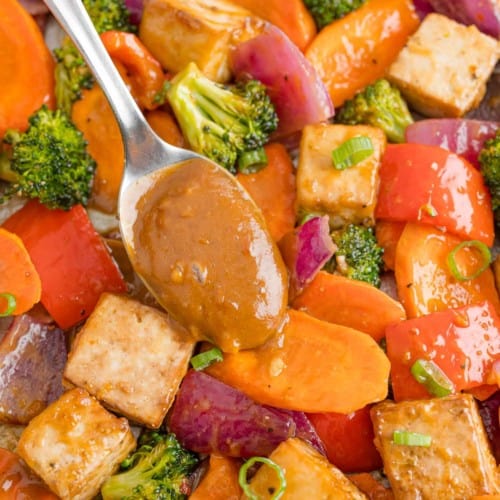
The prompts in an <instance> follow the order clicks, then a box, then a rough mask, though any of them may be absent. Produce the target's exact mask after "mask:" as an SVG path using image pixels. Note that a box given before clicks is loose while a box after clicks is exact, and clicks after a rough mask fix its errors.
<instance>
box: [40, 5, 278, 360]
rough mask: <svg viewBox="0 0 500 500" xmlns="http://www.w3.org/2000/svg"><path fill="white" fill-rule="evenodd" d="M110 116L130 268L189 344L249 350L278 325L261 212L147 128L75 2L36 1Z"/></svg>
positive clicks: (270, 251)
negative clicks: (118, 145)
mask: <svg viewBox="0 0 500 500" xmlns="http://www.w3.org/2000/svg"><path fill="white" fill-rule="evenodd" d="M44 1H45V4H46V5H47V7H48V8H49V9H50V11H51V12H52V14H53V15H54V17H55V18H56V20H57V21H58V22H59V23H60V25H61V26H62V28H63V29H64V30H65V31H66V33H67V34H68V35H69V37H70V38H71V39H72V40H73V42H74V43H75V45H76V46H77V47H78V49H79V50H80V52H81V54H82V55H83V57H84V58H85V60H86V62H87V64H88V65H89V67H90V68H91V70H92V71H93V73H94V75H95V77H96V80H97V82H98V83H99V85H100V86H101V88H102V90H103V91H104V93H105V94H106V97H107V99H108V101H109V103H110V105H111V107H112V109H113V111H114V113H115V116H116V118H117V121H118V124H119V126H120V130H121V133H122V137H123V142H124V146H125V158H126V161H125V169H124V176H123V181H122V186H121V190H120V199H119V203H118V214H119V219H120V229H121V233H122V238H123V241H124V244H125V247H126V248H127V252H128V254H129V257H130V259H131V262H132V265H133V266H134V269H135V270H136V271H137V273H138V274H139V276H141V278H142V279H143V281H144V282H145V283H146V285H147V286H148V288H149V289H150V290H151V291H152V293H153V294H154V295H155V297H156V298H157V299H158V301H159V303H160V304H161V305H162V306H163V307H164V308H165V309H166V310H167V311H168V312H170V313H171V314H172V315H173V316H174V317H175V318H176V319H177V320H178V321H179V322H180V323H181V324H183V325H184V326H186V327H187V328H188V329H189V331H190V332H191V333H192V334H193V336H194V337H195V338H196V339H207V340H210V341H212V342H214V343H215V344H217V345H219V346H220V347H221V348H222V349H223V350H228V351H234V350H239V349H244V348H251V347H255V346H257V345H260V344H262V343H263V342H265V341H266V340H267V339H268V338H269V337H270V336H272V335H273V334H274V333H276V331H278V330H279V329H280V328H281V325H282V324H283V322H284V319H285V310H286V302H287V287H286V270H285V267H284V264H283V262H282V260H281V257H280V255H279V252H278V251H277V248H276V245H275V244H274V242H273V241H272V239H271V237H270V236H269V234H268V232H267V229H266V227H265V223H264V220H263V217H262V214H261V213H260V211H259V210H258V208H257V207H256V206H255V204H254V202H253V201H252V199H251V198H250V196H249V195H248V194H247V193H246V191H245V190H244V189H243V188H242V187H241V185H240V184H239V183H238V182H237V181H236V179H235V178H234V177H233V176H232V175H231V174H230V173H228V172H227V171H226V170H225V169H223V168H222V167H220V166H219V165H217V164H215V163H214V162H212V161H210V160H208V159H207V158H204V157H202V156H200V155H198V154H196V153H194V152H192V151H187V150H184V149H180V148H177V147H174V146H171V145H169V144H167V143H165V142H164V141H162V140H161V139H160V138H159V137H158V136H157V135H156V134H155V133H154V132H153V131H152V129H151V128H150V127H149V125H148V123H147V122H146V120H145V119H144V116H143V114H142V113H141V111H140V109H139V108H138V106H137V104H136V103H135V101H134V99H133V98H132V97H131V95H130V93H129V91H128V89H127V87H126V85H125V84H124V82H123V80H122V79H121V76H120V74H119V73H118V71H117V70H116V68H115V66H114V64H113V62H112V61H111V58H110V57H109V55H108V53H107V51H106V49H105V48H104V46H103V44H102V42H101V41H100V38H99V36H98V34H97V32H96V31H95V29H94V26H93V24H92V22H91V20H90V18H89V16H88V14H87V12H86V10H85V8H84V6H83V4H82V2H81V0H44Z"/></svg>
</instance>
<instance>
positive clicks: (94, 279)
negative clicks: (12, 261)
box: [3, 200, 127, 328]
mask: <svg viewBox="0 0 500 500" xmlns="http://www.w3.org/2000/svg"><path fill="white" fill-rule="evenodd" d="M3 227H5V229H7V230H9V231H11V232H13V233H15V234H17V235H18V236H19V237H20V238H21V240H22V241H23V243H24V245H25V247H26V249H27V250H28V253H29V254H30V256H31V260H32V261H33V264H34V265H35V268H36V270H37V271H38V274H39V275H40V279H41V282H42V296H41V302H42V304H43V305H44V306H45V308H46V309H47V311H48V312H49V313H50V314H51V316H52V317H53V318H54V320H55V321H56V323H57V324H58V325H59V326H60V327H61V328H69V327H71V326H74V325H75V324H76V323H78V322H79V321H81V320H83V319H85V318H86V317H87V316H89V314H90V313H91V312H92V310H93V309H94V306H95V305H96V303H97V300H98V299H99V296H100V295H101V293H103V292H114V293H123V292H125V291H126V289H127V286H126V283H125V281H124V279H123V277H122V275H121V273H120V270H119V269H118V267H117V265H116V264H115V262H114V260H113V259H112V258H111V256H110V254H109V252H108V250H107V248H106V246H105V244H104V242H103V241H102V239H101V237H100V236H99V234H98V233H97V232H96V230H95V229H94V227H93V226H92V223H91V222H90V220H89V218H88V216H87V212H86V211H85V209H84V208H83V207H82V206H81V205H76V206H74V207H73V208H72V209H71V210H68V211H63V210H50V209H48V208H46V207H44V206H43V205H41V204H40V203H39V202H38V201H35V200H33V201H30V202H28V203H27V204H26V205H25V206H24V207H23V208H22V209H21V210H19V211H18V212H16V213H15V214H13V215H12V216H11V217H10V218H9V219H7V220H6V221H5V222H4V224H3Z"/></svg>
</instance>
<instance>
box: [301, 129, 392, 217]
mask: <svg viewBox="0 0 500 500" xmlns="http://www.w3.org/2000/svg"><path fill="white" fill-rule="evenodd" d="M358 136H366V137H369V138H370V139H371V141H372V144H373V153H372V154H371V155H370V156H369V157H368V158H366V159H364V160H362V161H361V162H360V163H358V164H356V165H353V166H352V167H349V168H346V169H345V170H337V169H336V168H334V166H333V164H332V151H333V150H334V149H336V148H338V147H339V146H340V145H341V144H343V143H344V142H345V141H347V140H348V139H351V138H353V137H358ZM385 146H386V137H385V134H384V132H382V130H380V129H378V128H375V127H369V126H365V125H330V124H317V125H308V126H306V127H304V129H303V131H302V139H301V142H300V151H299V163H298V167H297V203H298V206H299V210H300V209H302V210H305V211H307V212H321V213H326V214H328V215H329V216H330V225H331V226H332V227H340V226H342V225H344V224H348V223H354V224H372V223H373V221H374V215H373V213H374V210H375V204H376V202H377V194H378V188H379V183H380V178H379V169H380V160H381V158H382V154H383V153H384V151H385Z"/></svg>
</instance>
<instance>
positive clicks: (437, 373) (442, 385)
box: [410, 359, 455, 398]
mask: <svg viewBox="0 0 500 500" xmlns="http://www.w3.org/2000/svg"><path fill="white" fill-rule="evenodd" d="M410 371H411V374H412V375H413V377H414V378H415V380H416V381H417V382H418V383H420V384H422V385H423V386H425V388H426V389H427V390H428V391H429V394H432V395H433V396H436V397H438V398H442V397H444V396H448V394H451V393H452V392H454V391H455V386H454V385H453V382H452V381H451V380H450V379H449V378H448V376H447V375H446V373H444V371H443V370H441V368H440V367H439V366H438V365H437V364H436V363H434V361H429V360H426V359H417V361H415V363H413V366H412V367H411V369H410Z"/></svg>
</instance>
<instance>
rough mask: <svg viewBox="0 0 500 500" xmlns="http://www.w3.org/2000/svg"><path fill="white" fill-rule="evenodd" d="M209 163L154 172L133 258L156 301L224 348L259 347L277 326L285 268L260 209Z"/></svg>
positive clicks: (283, 304)
mask: <svg viewBox="0 0 500 500" xmlns="http://www.w3.org/2000/svg"><path fill="white" fill-rule="evenodd" d="M220 172H221V171H220V169H218V168H214V166H213V165H211V164H210V163H209V162H206V161H203V160H199V159H193V160H188V161H187V162H184V163H182V164H180V165H178V166H175V167H173V168H169V169H167V170H163V171H160V172H158V173H157V174H152V177H154V180H152V183H151V185H150V188H149V189H147V190H146V192H145V193H144V194H143V195H142V196H141V197H140V199H139V200H138V202H137V211H138V213H139V214H142V215H141V217H138V218H137V220H136V221H135V224H134V225H133V245H134V250H133V251H132V252H131V254H132V263H133V266H134V268H135V269H136V271H137V272H138V273H139V274H140V275H141V276H142V277H143V279H144V281H146V282H147V283H148V286H149V287H150V289H151V291H152V292H153V294H154V295H155V296H156V298H157V300H158V301H159V302H160V304H162V305H163V306H164V307H165V309H167V310H168V311H169V312H170V313H171V314H172V315H173V317H174V318H176V319H178V320H179V321H180V322H182V323H183V324H184V326H185V327H187V328H188V329H189V331H190V332H191V334H192V335H193V336H194V338H195V339H198V340H201V339H205V340H209V341H211V342H213V343H214V344H216V345H218V346H219V347H220V348H221V349H222V350H224V351H235V350H239V349H247V348H251V347H256V346H258V345H260V344H262V343H264V342H265V341H266V340H267V339H269V338H270V337H271V336H272V335H273V334H274V333H276V331H278V330H279V329H280V328H281V326H282V323H283V320H284V317H285V310H286V304H287V293H286V289H287V288H286V281H285V280H286V270H285V267H284V264H283V262H282V260H281V257H280V255H279V254H278V250H277V248H276V246H275V245H274V244H273V242H272V241H271V239H270V236H269V234H268V232H267V230H266V228H265V224H264V221H263V219H262V216H261V214H260V212H258V211H257V210H256V208H255V207H254V205H253V202H252V200H251V199H250V198H249V197H248V196H247V197H243V196H242V195H241V190H240V188H239V187H238V186H237V185H235V183H234V182H233V180H232V179H231V178H230V177H229V176H228V175H225V174H224V173H222V174H221V173H220Z"/></svg>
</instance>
